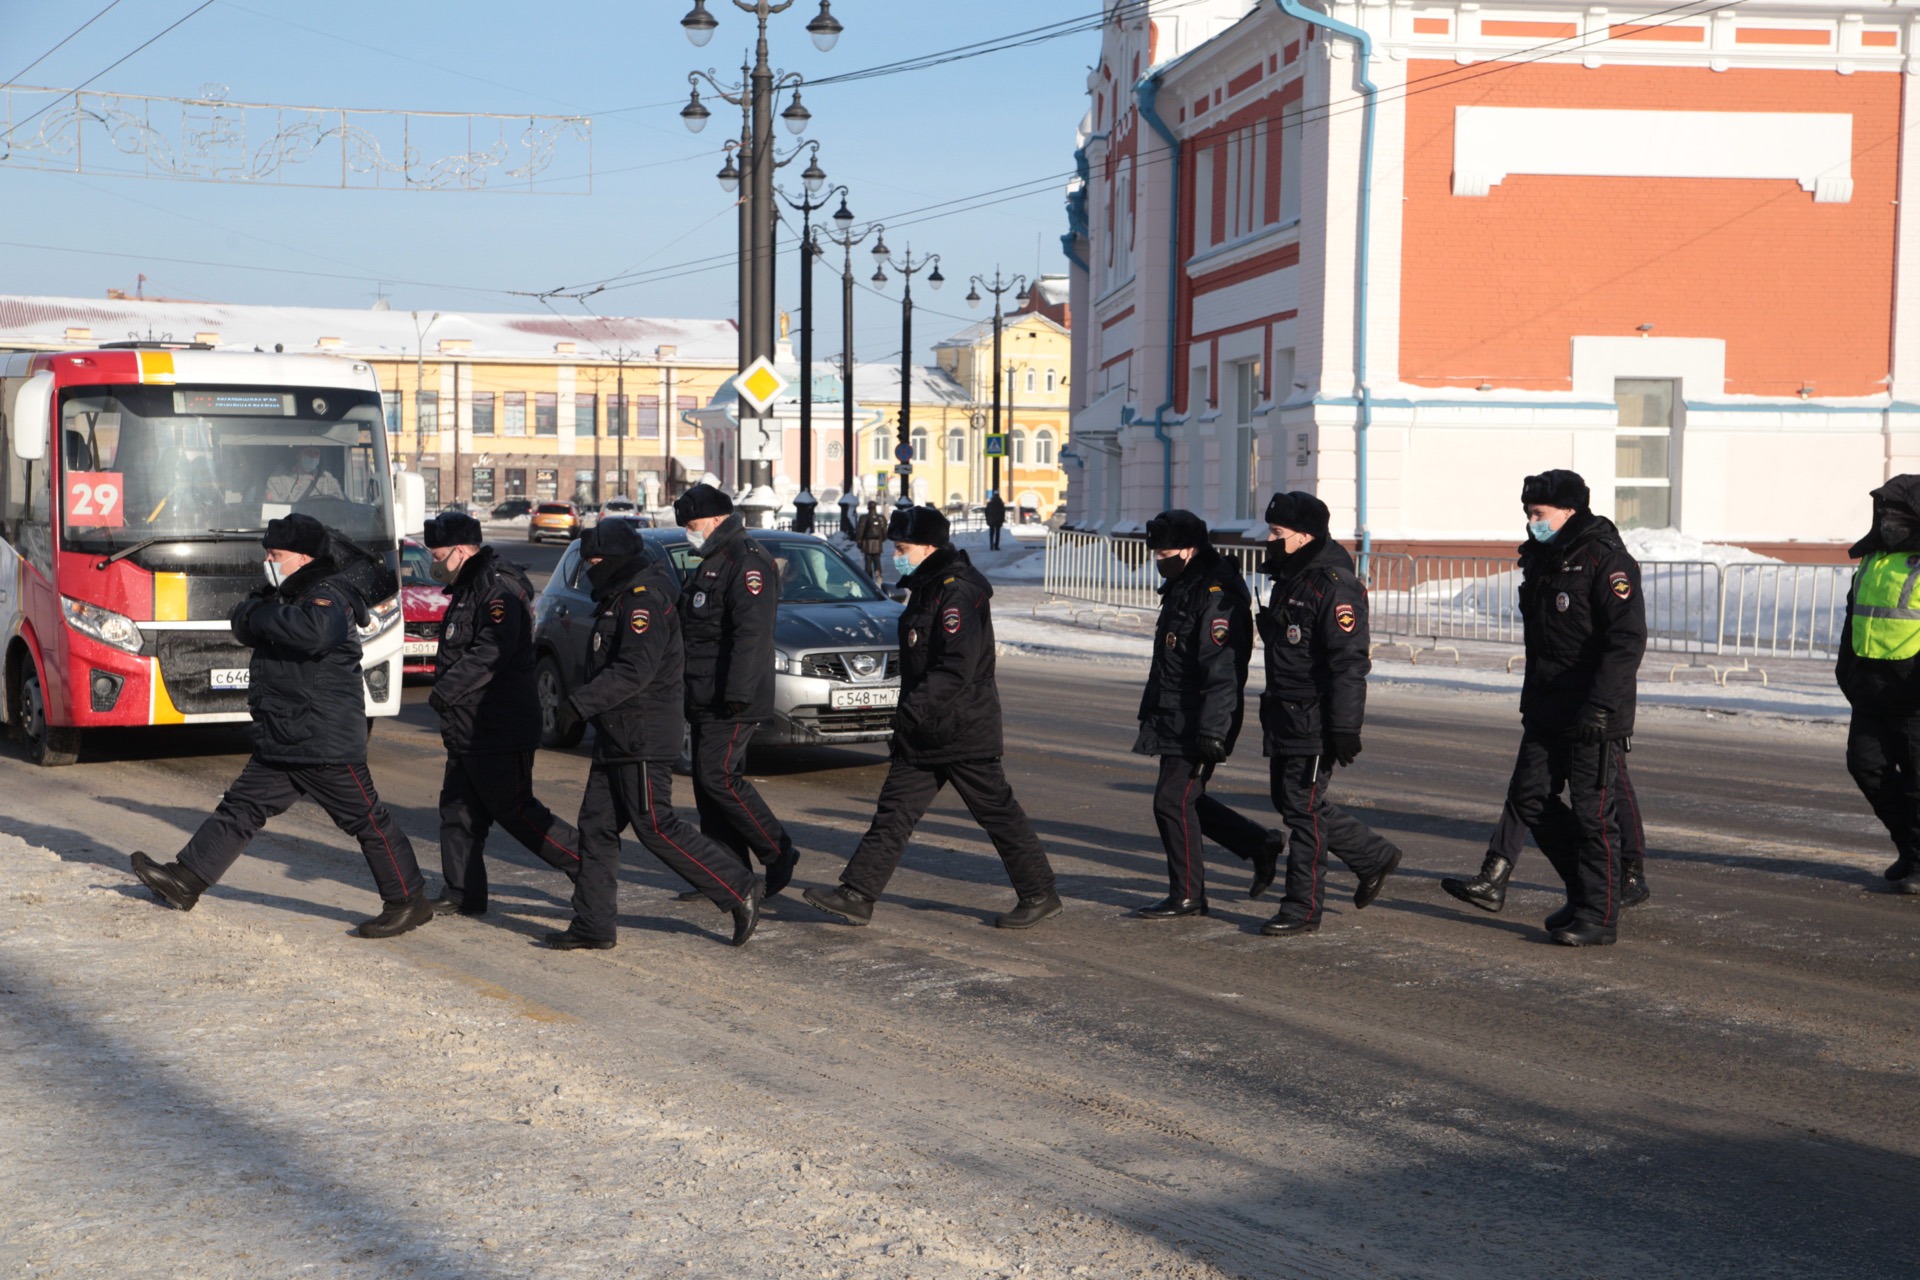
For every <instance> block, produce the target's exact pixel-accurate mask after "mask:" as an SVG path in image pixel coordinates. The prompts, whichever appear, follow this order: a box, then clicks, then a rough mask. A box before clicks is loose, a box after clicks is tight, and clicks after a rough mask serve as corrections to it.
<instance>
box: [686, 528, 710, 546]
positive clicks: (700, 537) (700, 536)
mask: <svg viewBox="0 0 1920 1280" xmlns="http://www.w3.org/2000/svg"><path fill="white" fill-rule="evenodd" d="M687 545H688V546H690V547H692V548H693V549H694V550H695V551H699V550H702V549H704V548H705V547H706V545H707V535H706V534H704V533H695V532H694V531H693V530H691V529H689V530H687Z"/></svg>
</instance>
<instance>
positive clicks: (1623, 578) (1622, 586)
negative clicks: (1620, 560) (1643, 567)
mask: <svg viewBox="0 0 1920 1280" xmlns="http://www.w3.org/2000/svg"><path fill="white" fill-rule="evenodd" d="M1607 585H1608V586H1609V587H1611V588H1612V589H1613V594H1614V595H1616V596H1619V597H1620V598H1621V599H1622V600H1631V599H1632V598H1633V581H1632V579H1630V578H1628V577H1627V575H1626V574H1624V573H1614V574H1609V575H1608V577H1607Z"/></svg>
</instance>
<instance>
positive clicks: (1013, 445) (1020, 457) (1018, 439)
mask: <svg viewBox="0 0 1920 1280" xmlns="http://www.w3.org/2000/svg"><path fill="white" fill-rule="evenodd" d="M1007 446H1008V448H1010V449H1011V450H1012V451H1013V465H1014V466H1016V467H1024V466H1026V465H1027V433H1026V432H1024V431H1009V432H1008V433H1007Z"/></svg>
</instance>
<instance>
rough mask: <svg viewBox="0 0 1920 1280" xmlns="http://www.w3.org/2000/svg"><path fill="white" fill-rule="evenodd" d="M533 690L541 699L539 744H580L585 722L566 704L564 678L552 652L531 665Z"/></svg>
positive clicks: (559, 746) (558, 746) (561, 746)
mask: <svg viewBox="0 0 1920 1280" xmlns="http://www.w3.org/2000/svg"><path fill="white" fill-rule="evenodd" d="M533 691H534V696H535V697H536V698H537V699H538V700H539V702H540V745H541V746H543V747H547V748H550V749H553V750H559V751H565V750H567V749H569V748H571V747H577V746H579V745H580V739H582V738H584V737H586V736H587V726H586V724H585V722H584V721H582V720H580V719H578V718H577V717H575V716H574V715H572V714H571V712H570V710H569V709H568V708H567V706H566V700H567V685H566V681H565V680H563V679H562V678H561V676H560V664H559V663H557V662H555V661H554V660H553V656H552V655H551V654H549V655H547V656H546V657H543V658H541V659H540V661H539V663H538V664H537V665H536V666H535V667H534V669H533Z"/></svg>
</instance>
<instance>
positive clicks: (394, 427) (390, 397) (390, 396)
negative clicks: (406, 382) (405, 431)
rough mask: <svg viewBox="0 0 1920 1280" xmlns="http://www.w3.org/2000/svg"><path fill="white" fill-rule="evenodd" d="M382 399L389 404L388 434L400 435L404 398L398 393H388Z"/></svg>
mask: <svg viewBox="0 0 1920 1280" xmlns="http://www.w3.org/2000/svg"><path fill="white" fill-rule="evenodd" d="M381 398H382V399H384V400H385V401H386V404H387V434H388V435H390V436H397V435H399V434H400V416H401V409H402V407H403V406H402V405H401V400H402V399H403V398H404V397H402V396H401V394H400V393H399V392H398V391H387V392H383V393H382V396H381Z"/></svg>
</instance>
